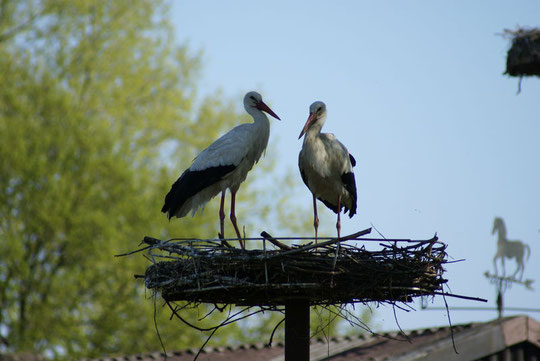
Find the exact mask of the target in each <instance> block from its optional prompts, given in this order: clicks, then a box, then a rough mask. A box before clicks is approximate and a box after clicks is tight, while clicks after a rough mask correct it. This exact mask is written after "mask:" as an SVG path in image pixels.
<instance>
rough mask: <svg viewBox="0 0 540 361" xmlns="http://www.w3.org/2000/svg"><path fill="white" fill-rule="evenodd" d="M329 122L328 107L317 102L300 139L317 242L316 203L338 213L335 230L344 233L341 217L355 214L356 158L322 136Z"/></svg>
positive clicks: (302, 169) (332, 138) (330, 137)
mask: <svg viewBox="0 0 540 361" xmlns="http://www.w3.org/2000/svg"><path fill="white" fill-rule="evenodd" d="M325 121H326V105H325V104H324V103H323V102H321V101H317V102H314V103H313V104H311V106H310V107H309V117H308V119H307V121H306V124H305V125H304V128H303V129H302V132H301V133H300V136H299V137H298V139H300V138H302V136H303V135H304V134H305V137H304V143H303V145H302V150H301V151H300V155H299V156H298V166H299V168H300V174H301V175H302V180H303V181H304V183H305V184H306V185H307V187H308V188H309V190H310V191H311V193H312V194H313V226H314V227H315V241H317V230H318V227H319V217H318V215H317V199H319V200H320V201H321V202H323V203H324V204H325V205H326V206H327V207H328V208H330V209H331V210H332V211H334V212H335V213H337V222H336V229H337V234H338V238H339V237H340V232H341V218H340V213H341V210H342V209H343V208H344V209H345V211H344V212H343V213H346V212H347V211H348V212H349V217H352V216H353V215H354V214H355V213H356V182H355V179H354V173H353V167H354V166H355V165H356V161H355V159H354V157H353V156H352V155H351V154H349V151H348V150H347V148H345V146H344V145H343V144H341V142H340V141H339V140H337V138H336V137H335V136H334V135H333V134H329V133H321V129H322V126H323V125H324V122H325Z"/></svg>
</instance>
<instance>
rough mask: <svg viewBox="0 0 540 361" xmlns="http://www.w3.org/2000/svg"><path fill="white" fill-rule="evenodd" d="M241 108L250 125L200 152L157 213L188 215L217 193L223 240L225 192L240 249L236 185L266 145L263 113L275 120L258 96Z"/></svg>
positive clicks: (249, 98)
mask: <svg viewBox="0 0 540 361" xmlns="http://www.w3.org/2000/svg"><path fill="white" fill-rule="evenodd" d="M244 108H245V109H246V111H247V112H248V113H249V114H250V115H251V116H252V117H253V120H254V122H253V123H246V124H241V125H239V126H237V127H235V128H233V129H232V130H230V131H229V132H228V133H226V134H224V135H223V136H221V137H220V138H219V139H218V140H216V141H215V142H214V143H212V144H211V145H210V146H209V147H208V148H206V149H204V150H203V151H202V152H201V153H200V154H199V155H198V156H197V157H196V158H195V159H194V160H193V163H192V164H191V166H190V167H189V168H188V169H186V170H185V171H184V173H182V175H181V176H180V178H178V180H177V181H176V182H175V183H174V184H173V185H172V187H171V190H170V191H169V193H168V194H167V196H166V197H165V204H164V205H163V208H162V209H161V211H162V212H163V213H167V216H168V218H169V219H171V218H172V217H178V218H181V217H184V216H185V215H187V214H188V213H189V212H190V211H191V212H192V215H194V214H195V212H196V211H197V210H198V209H199V208H203V207H204V205H205V204H206V203H207V202H208V201H209V200H210V199H212V198H214V197H215V196H216V195H217V194H218V193H220V192H221V204H220V207H219V221H220V237H223V238H224V237H225V225H224V220H225V212H224V210H223V208H224V202H225V192H226V190H227V189H230V191H231V213H230V220H231V222H232V225H233V227H234V230H235V232H236V235H237V236H238V239H239V240H240V246H241V247H242V248H244V242H243V241H242V237H241V235H240V230H239V229H238V225H237V224H236V214H235V198H236V192H237V191H238V189H239V188H240V184H241V183H242V182H243V181H244V180H245V179H246V177H247V174H248V172H249V171H250V170H251V168H252V167H253V165H254V164H255V163H256V162H258V160H259V159H260V157H261V155H262V154H263V152H264V150H265V149H266V146H267V144H268V138H269V136H270V122H269V121H268V118H267V117H266V115H265V114H264V113H263V112H266V113H268V114H270V115H271V116H273V117H274V118H276V119H279V117H278V116H277V115H276V113H274V112H273V111H272V110H271V109H270V108H269V107H268V106H267V105H266V104H265V103H264V102H263V101H262V97H261V95H260V94H259V93H257V92H254V91H251V92H249V93H247V94H246V95H245V97H244Z"/></svg>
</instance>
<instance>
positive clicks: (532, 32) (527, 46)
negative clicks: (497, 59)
mask: <svg viewBox="0 0 540 361" xmlns="http://www.w3.org/2000/svg"><path fill="white" fill-rule="evenodd" d="M505 34H507V35H508V36H510V37H511V39H512V46H511V48H510V49H509V50H508V55H507V58H506V73H505V74H508V75H510V76H518V77H522V76H531V75H536V76H540V29H523V28H519V29H517V30H505Z"/></svg>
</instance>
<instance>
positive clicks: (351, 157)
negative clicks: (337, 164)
mask: <svg viewBox="0 0 540 361" xmlns="http://www.w3.org/2000/svg"><path fill="white" fill-rule="evenodd" d="M349 159H350V160H351V164H352V166H353V167H354V166H355V165H356V159H354V157H353V156H352V154H351V153H349Z"/></svg>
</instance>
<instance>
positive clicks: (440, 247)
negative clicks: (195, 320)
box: [143, 229, 448, 307]
mask: <svg viewBox="0 0 540 361" xmlns="http://www.w3.org/2000/svg"><path fill="white" fill-rule="evenodd" d="M369 231H370V229H368V230H365V231H362V232H358V233H357V234H366V233H369ZM355 235H356V234H355ZM355 235H352V236H353V237H351V236H348V237H342V238H341V239H330V240H328V241H324V242H319V243H318V244H315V243H314V242H310V243H308V244H293V245H291V246H283V247H281V248H280V249H267V247H268V248H270V243H268V241H267V239H268V237H267V238H259V239H257V240H259V241H260V242H262V243H263V244H262V247H261V248H262V249H255V250H242V249H238V248H231V247H225V246H223V245H222V242H221V241H220V240H217V239H216V240H191V239H182V240H169V241H161V240H157V239H154V238H151V237H145V240H144V241H143V242H145V243H147V244H148V247H146V248H147V249H148V250H149V251H148V252H149V259H150V260H151V261H152V263H153V264H152V265H150V266H149V267H148V268H147V270H146V273H145V275H144V278H145V282H146V287H147V288H148V289H151V290H154V291H158V292H159V293H160V294H161V296H162V297H163V299H164V300H165V301H167V302H170V301H188V302H190V303H211V304H225V305H233V304H234V305H242V306H261V307H266V306H268V307H273V306H278V305H283V304H284V303H285V302H287V301H288V300H291V299H308V300H309V302H310V304H311V305H330V304H334V305H335V304H348V303H366V302H372V301H375V302H382V303H384V302H387V303H395V302H410V301H412V300H413V298H414V297H416V296H429V295H436V294H443V290H442V287H443V285H444V284H445V283H446V282H447V280H446V279H444V278H443V273H444V268H443V265H444V264H445V263H447V262H448V261H447V254H446V244H444V243H442V242H440V241H438V238H437V236H434V237H433V238H431V239H428V240H409V239H373V238H371V239H368V238H358V237H354V236H355ZM277 239H280V238H277ZM283 239H285V238H281V240H283ZM286 239H287V240H294V238H286ZM272 240H273V241H274V242H272V243H273V244H276V243H275V241H276V239H272ZM296 240H299V241H305V239H299V238H296ZM345 240H353V241H359V242H377V243H379V245H380V246H381V249H380V250H377V251H368V250H366V249H365V247H364V246H363V245H362V246H360V247H359V246H358V245H357V244H358V243H359V242H354V243H355V244H349V243H342V242H343V241H345ZM277 243H278V244H279V243H280V242H279V241H278V242H277ZM281 245H283V243H281Z"/></svg>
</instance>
